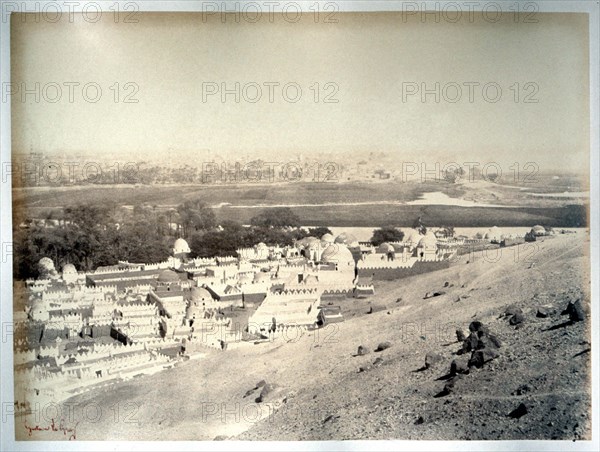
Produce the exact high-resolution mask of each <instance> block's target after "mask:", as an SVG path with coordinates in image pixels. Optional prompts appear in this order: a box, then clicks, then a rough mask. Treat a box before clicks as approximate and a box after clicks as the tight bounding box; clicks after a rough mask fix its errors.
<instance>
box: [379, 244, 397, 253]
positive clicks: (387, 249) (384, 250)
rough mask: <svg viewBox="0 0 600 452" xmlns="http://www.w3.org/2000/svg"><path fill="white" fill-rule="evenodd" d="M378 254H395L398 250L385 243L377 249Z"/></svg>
mask: <svg viewBox="0 0 600 452" xmlns="http://www.w3.org/2000/svg"><path fill="white" fill-rule="evenodd" d="M377 252H378V253H383V254H387V253H394V252H396V249H395V248H394V247H393V246H392V245H390V244H389V243H387V242H383V243H382V244H380V245H379V246H378V247H377Z"/></svg>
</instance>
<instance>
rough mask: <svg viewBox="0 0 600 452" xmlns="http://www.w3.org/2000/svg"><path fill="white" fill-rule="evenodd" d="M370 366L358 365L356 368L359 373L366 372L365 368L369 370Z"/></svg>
mask: <svg viewBox="0 0 600 452" xmlns="http://www.w3.org/2000/svg"><path fill="white" fill-rule="evenodd" d="M370 368H371V366H360V367H359V368H358V373H361V372H366V371H367V370H369V369H370Z"/></svg>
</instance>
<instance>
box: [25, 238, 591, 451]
mask: <svg viewBox="0 0 600 452" xmlns="http://www.w3.org/2000/svg"><path fill="white" fill-rule="evenodd" d="M535 245H536V246H535V248H526V249H524V248H523V245H521V248H520V249H519V253H518V255H517V254H516V250H517V248H514V247H513V248H504V249H501V253H500V254H498V255H494V254H493V253H491V252H490V254H489V256H487V258H484V257H483V256H482V255H476V256H472V255H465V256H462V257H461V258H460V259H459V260H458V261H457V262H455V263H453V264H452V265H451V266H450V268H448V269H445V270H440V271H437V272H432V273H429V274H425V275H421V276H415V277H411V278H407V279H403V280H399V281H391V282H379V283H376V295H375V296H374V297H371V298H370V299H363V300H350V299H349V300H347V301H345V302H344V303H347V304H348V306H344V312H345V313H346V320H345V321H344V322H343V323H339V324H334V325H329V326H326V327H325V328H324V329H322V330H317V331H313V332H309V333H306V332H305V333H304V334H303V335H302V336H301V337H298V338H294V337H293V335H292V334H290V337H288V340H287V341H286V340H284V339H277V340H275V341H273V342H270V343H263V344H256V345H251V344H249V345H247V346H243V347H239V348H236V349H232V350H226V351H216V350H208V349H207V351H206V354H205V355H204V356H203V357H201V358H199V359H197V360H192V361H189V362H186V363H183V364H182V365H181V366H177V367H175V368H173V369H169V370H165V371H164V372H161V373H159V374H156V375H152V376H143V377H140V378H136V379H133V380H130V381H127V382H122V383H119V384H117V385H115V386H112V387H110V388H109V389H106V390H98V391H96V392H90V393H87V394H84V395H81V396H78V397H75V398H73V399H71V400H70V401H69V402H72V403H75V404H78V406H88V405H92V404H94V405H95V406H97V407H103V408H104V412H103V413H102V415H101V416H100V417H99V419H97V420H94V421H93V422H92V421H90V420H89V419H83V418H80V419H77V420H78V421H79V423H78V424H77V439H82V440H92V439H130V440H160V439H186V440H194V439H215V438H216V439H239V440H332V439H336V440H342V439H430V440H440V439H447V440H451V439H472V440H476V439H565V440H581V439H589V438H590V437H591V426H590V422H591V388H590V375H591V373H590V359H591V351H590V350H591V345H590V318H589V300H590V294H589V287H590V278H589V276H586V277H585V278H584V279H582V277H581V275H588V274H589V270H587V269H588V268H589V258H588V254H589V253H588V250H589V240H588V236H587V234H585V235H584V234H583V233H581V232H580V233H577V234H567V235H558V236H556V237H548V238H546V239H542V240H541V241H538V242H536V244H535ZM426 295H427V297H426ZM577 300H580V302H579V303H575V302H576V301H577ZM569 302H572V303H575V306H576V307H575V308H570V314H568V313H564V314H563V311H564V310H565V309H566V308H567V306H568V304H569ZM371 308H372V309H371ZM580 308H583V311H585V310H586V309H587V310H588V312H583V313H582V311H581V309H580ZM369 312H371V313H369ZM582 314H583V315H582ZM581 318H583V319H584V320H580V319H581ZM472 322H480V324H478V323H472ZM470 326H471V329H472V330H473V332H472V334H471V335H470V336H469V334H470V331H469V327H470ZM457 329H459V330H462V332H463V333H464V336H465V340H464V341H461V342H459V341H457V334H456V330H457ZM477 336H479V339H477ZM473 338H475V339H474V342H472V341H473ZM385 342H387V343H388V344H384V347H381V348H384V350H382V351H376V348H377V347H378V345H379V344H381V343H385ZM469 342H470V343H471V346H469V345H468V344H467V343H469ZM359 346H362V347H363V349H364V351H363V352H362V353H361V354H358V353H357V351H358V348H359ZM470 347H471V348H470ZM461 349H464V353H462V354H457V352H459V350H461ZM426 356H427V365H426ZM478 360H479V361H478ZM452 361H455V365H454V366H453V370H454V372H451V363H452ZM469 361H470V362H469ZM465 372H468V373H465ZM115 406H117V407H120V408H119V409H121V411H120V413H117V412H116V410H113V409H109V408H108V407H115ZM75 412H76V413H78V412H80V411H77V410H76V411H75ZM88 417H89V416H88ZM17 429H19V420H17ZM18 436H19V434H17V437H18Z"/></svg>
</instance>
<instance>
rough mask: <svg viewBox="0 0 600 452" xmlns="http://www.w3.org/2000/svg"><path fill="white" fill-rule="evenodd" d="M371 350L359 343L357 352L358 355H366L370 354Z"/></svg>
mask: <svg viewBox="0 0 600 452" xmlns="http://www.w3.org/2000/svg"><path fill="white" fill-rule="evenodd" d="M370 352H371V351H370V350H369V349H368V348H367V347H365V346H364V345H359V346H358V350H357V351H356V354H357V355H358V356H364V355H368V354H369V353H370Z"/></svg>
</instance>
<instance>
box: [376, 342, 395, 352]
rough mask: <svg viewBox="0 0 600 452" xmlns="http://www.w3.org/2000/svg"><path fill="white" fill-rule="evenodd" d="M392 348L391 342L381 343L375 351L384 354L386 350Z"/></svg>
mask: <svg viewBox="0 0 600 452" xmlns="http://www.w3.org/2000/svg"><path fill="white" fill-rule="evenodd" d="M391 346H392V343H391V342H389V341H385V342H380V343H379V345H378V346H377V348H376V349H375V351H376V352H382V351H383V350H385V349H388V348H390V347H391Z"/></svg>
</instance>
